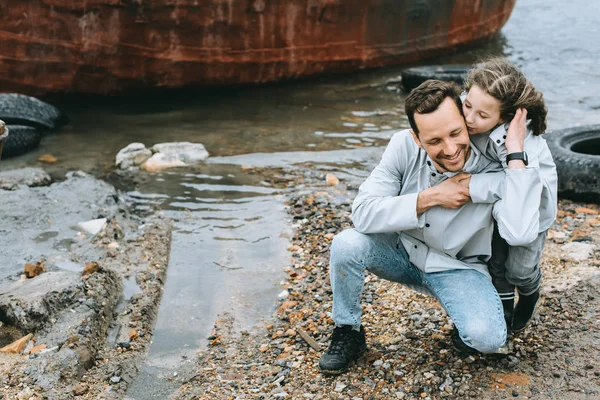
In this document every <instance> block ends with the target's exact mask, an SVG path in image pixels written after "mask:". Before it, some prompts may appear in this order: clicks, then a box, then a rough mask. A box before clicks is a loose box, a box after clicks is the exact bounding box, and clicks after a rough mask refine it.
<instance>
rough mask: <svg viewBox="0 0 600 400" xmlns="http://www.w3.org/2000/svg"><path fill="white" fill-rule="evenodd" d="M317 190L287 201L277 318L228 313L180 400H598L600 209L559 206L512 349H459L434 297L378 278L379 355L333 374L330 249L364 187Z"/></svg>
mask: <svg viewBox="0 0 600 400" xmlns="http://www.w3.org/2000/svg"><path fill="white" fill-rule="evenodd" d="M323 181H324V180H323ZM323 181H322V182H323ZM316 190H317V191H312V192H305V193H304V194H300V195H298V197H295V198H293V199H291V200H290V201H289V203H288V205H289V213H290V217H291V218H292V219H293V223H294V227H295V228H296V233H295V236H294V238H293V241H292V245H291V246H290V248H289V250H290V252H291V254H292V257H293V258H292V263H291V265H289V266H287V267H285V271H286V272H287V280H286V282H285V283H283V284H282V290H284V292H282V295H281V296H280V297H281V299H280V302H279V304H278V307H277V309H276V312H275V313H274V316H273V319H272V320H270V321H267V322H265V325H264V326H263V327H262V328H260V329H259V330H258V331H255V332H242V334H241V335H239V334H236V333H235V332H234V331H233V329H232V327H233V322H234V321H233V320H232V316H231V315H227V314H223V315H222V316H221V318H220V319H219V320H218V321H217V322H216V324H215V326H214V331H213V334H212V335H211V336H210V337H209V343H208V349H207V350H206V351H203V352H201V353H199V354H198V359H197V367H196V371H195V375H194V376H192V377H188V378H186V381H185V382H184V384H183V385H182V387H181V389H180V390H179V392H178V394H177V395H175V396H173V398H177V399H276V398H289V399H353V400H354V399H393V398H397V399H413V398H414V399H440V398H460V399H463V398H474V399H503V398H522V399H526V398H527V399H550V398H552V399H598V398H600V379H599V378H598V377H599V376H600V353H599V349H600V318H599V317H600V315H599V314H600V311H599V310H600V307H599V302H600V293H599V292H598V287H599V286H600V270H599V267H600V261H599V260H598V254H599V253H598V249H600V248H599V247H598V244H599V243H600V235H599V233H598V229H597V227H598V226H600V218H599V217H600V215H599V207H598V206H597V205H590V204H578V203H573V202H570V201H561V202H560V205H559V206H560V212H559V216H558V218H557V221H556V223H555V225H554V226H553V228H552V229H551V230H550V232H549V239H548V242H547V245H546V250H545V253H544V256H543V259H542V268H543V273H544V285H543V288H542V300H541V303H540V306H539V307H538V310H537V314H536V316H535V317H534V320H533V322H532V323H531V324H530V326H529V327H528V328H527V329H526V330H525V331H524V332H522V333H521V334H519V335H516V336H513V337H511V340H510V343H509V345H508V348H507V354H499V355H483V354H474V355H465V354H459V353H458V352H457V351H456V350H455V349H454V348H453V347H452V345H451V340H450V335H449V331H450V329H451V328H452V322H451V321H450V320H449V319H448V317H447V315H446V314H445V312H444V311H443V309H442V308H441V307H440V305H439V304H438V302H437V301H436V300H435V299H433V298H430V297H427V296H424V295H421V294H418V293H416V292H414V291H411V290H410V289H406V288H404V287H402V286H401V285H398V284H395V283H391V282H387V281H385V280H381V279H379V278H378V277H376V276H374V275H368V276H367V279H366V286H365V292H364V298H363V310H364V314H363V315H364V317H363V325H364V326H365V329H366V332H367V344H368V346H369V351H368V352H367V353H366V354H365V355H364V356H363V357H362V358H360V359H359V360H358V361H357V362H356V364H355V365H353V366H352V367H351V368H350V370H349V371H348V372H347V373H345V374H343V375H340V376H337V377H327V376H324V375H322V374H320V373H319V372H318V368H317V364H318V360H319V358H320V356H321V354H322V352H323V351H324V350H325V349H326V347H327V345H328V342H329V335H330V334H331V330H332V328H333V322H332V320H331V318H330V313H331V286H330V283H329V278H328V259H329V246H330V242H331V239H332V238H333V236H334V234H336V233H337V232H340V231H341V230H343V229H345V228H348V227H350V226H351V221H350V205H351V201H352V199H353V197H354V195H355V193H356V191H355V190H348V191H346V190H345V187H344V186H343V183H342V184H341V185H338V186H335V187H327V186H325V184H321V187H320V188H317V189H316ZM313 340H314V342H313ZM309 342H311V343H309ZM311 346H312V347H311Z"/></svg>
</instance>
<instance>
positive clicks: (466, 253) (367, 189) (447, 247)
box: [352, 130, 541, 277]
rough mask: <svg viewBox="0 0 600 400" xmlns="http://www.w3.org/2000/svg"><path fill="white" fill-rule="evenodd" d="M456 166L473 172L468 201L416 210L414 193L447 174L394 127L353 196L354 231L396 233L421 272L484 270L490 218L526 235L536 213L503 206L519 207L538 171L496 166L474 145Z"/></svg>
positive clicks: (533, 188)
mask: <svg viewBox="0 0 600 400" xmlns="http://www.w3.org/2000/svg"><path fill="white" fill-rule="evenodd" d="M463 171H464V172H468V173H470V174H473V176H472V177H471V182H470V186H469V191H470V196H471V200H472V201H471V202H468V203H467V204H465V205H464V206H462V207H460V208H457V209H448V208H443V207H440V206H437V207H433V208H431V209H429V210H427V211H425V212H424V213H423V214H421V215H417V196H418V194H419V192H421V191H423V190H425V189H427V188H429V187H431V186H434V185H437V184H439V183H441V182H443V181H444V180H445V179H447V178H449V177H451V176H453V175H455V173H451V172H446V173H439V172H438V171H437V170H436V169H435V166H434V164H433V162H432V160H431V159H430V158H429V156H428V155H427V153H426V152H425V150H423V149H420V148H419V147H418V146H417V144H416V143H415V142H414V140H413V138H412V135H411V133H410V131H409V130H404V131H401V132H398V133H396V134H395V135H394V136H393V137H392V139H391V140H390V143H389V144H388V146H387V148H386V150H385V152H384V154H383V156H382V159H381V162H380V163H379V164H378V165H377V166H376V167H375V169H374V170H373V172H371V175H370V176H369V177H368V178H367V180H366V181H365V182H364V183H363V184H362V185H361V186H360V188H359V192H358V195H357V197H356V199H355V200H354V203H353V205H352V221H353V222H354V226H355V228H356V230H357V231H359V232H362V233H382V232H397V233H398V235H399V237H398V239H399V241H401V243H402V245H403V246H404V248H405V249H406V251H407V253H408V255H409V257H410V261H411V262H412V263H413V264H414V265H415V266H416V267H417V268H419V269H421V270H422V271H424V272H428V273H429V272H439V271H445V270H451V269H465V268H470V269H475V270H477V271H480V272H481V273H483V274H485V275H487V276H488V277H489V273H488V270H487V264H486V263H487V261H488V260H489V259H490V256H491V242H492V233H493V227H494V221H493V218H496V220H497V222H498V226H499V228H500V232H501V233H502V232H505V233H506V234H510V235H516V236H519V235H529V234H530V232H528V228H527V226H528V224H531V221H532V219H533V218H539V213H538V214H535V212H533V211H531V210H525V211H524V212H523V213H521V212H519V213H511V212H510V207H511V206H512V207H522V206H524V205H526V199H527V196H531V195H532V194H533V195H535V194H536V193H539V192H541V188H540V185H541V183H539V173H538V171H537V169H532V168H523V169H513V170H510V169H509V170H506V171H503V170H502V167H501V165H500V164H499V163H498V162H494V161H491V160H489V159H487V158H485V157H483V156H482V154H481V152H480V151H479V150H477V148H475V147H474V146H471V155H470V156H469V159H468V160H467V162H466V163H465V167H464V170H463ZM538 195H539V194H538ZM502 196H505V197H506V198H510V202H509V203H510V204H507V202H503V204H502V207H501V208H498V207H497V208H496V209H494V202H495V201H496V200H498V199H499V198H501V197H502ZM536 211H537V210H536ZM492 213H493V215H494V216H492ZM536 225H537V224H536ZM536 234H537V232H536ZM503 236H504V235H503ZM517 239H518V237H517Z"/></svg>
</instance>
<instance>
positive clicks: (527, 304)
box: [512, 289, 540, 332]
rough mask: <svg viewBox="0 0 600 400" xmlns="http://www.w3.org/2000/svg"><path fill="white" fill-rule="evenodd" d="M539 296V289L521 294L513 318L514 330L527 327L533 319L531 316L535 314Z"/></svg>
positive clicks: (518, 330) (517, 330)
mask: <svg viewBox="0 0 600 400" xmlns="http://www.w3.org/2000/svg"><path fill="white" fill-rule="evenodd" d="M539 298H540V291H539V289H538V290H536V291H535V292H533V293H532V294H530V295H528V296H523V295H521V294H519V302H518V303H517V306H516V307H515V316H514V318H513V325H512V329H513V332H520V331H522V330H523V329H525V327H526V326H527V324H528V323H529V321H530V320H531V317H532V316H533V312H534V311H535V306H536V305H537V303H538V300H539Z"/></svg>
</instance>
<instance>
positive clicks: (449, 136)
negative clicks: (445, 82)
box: [413, 97, 471, 172]
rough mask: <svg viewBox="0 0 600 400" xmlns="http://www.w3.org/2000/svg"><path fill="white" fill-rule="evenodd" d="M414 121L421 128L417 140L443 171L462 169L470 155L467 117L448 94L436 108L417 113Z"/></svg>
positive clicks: (437, 167) (415, 137) (439, 169)
mask: <svg viewBox="0 0 600 400" xmlns="http://www.w3.org/2000/svg"><path fill="white" fill-rule="evenodd" d="M414 118H415V123H416V126H417V127H418V129H419V135H418V136H417V135H416V134H415V133H414V132H413V138H414V139H415V142H416V143H417V144H418V145H419V147H421V148H422V149H424V150H425V151H426V152H427V155H429V158H431V159H432V160H433V162H434V164H435V166H436V169H437V170H438V171H440V172H448V171H449V172H459V171H461V170H462V169H463V168H464V166H465V163H466V161H467V159H468V158H469V155H470V153H471V146H470V142H469V133H468V131H467V127H466V125H465V120H464V118H463V116H462V114H461V113H460V110H459V109H458V107H457V106H456V103H455V102H454V101H453V100H452V99H451V98H449V97H447V98H446V99H444V101H443V102H442V103H441V104H440V106H439V107H438V108H437V110H435V111H433V112H431V113H428V114H419V113H415V116H414Z"/></svg>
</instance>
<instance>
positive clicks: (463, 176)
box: [448, 172, 471, 189]
mask: <svg viewBox="0 0 600 400" xmlns="http://www.w3.org/2000/svg"><path fill="white" fill-rule="evenodd" d="M448 180H449V181H454V182H456V183H458V184H459V185H460V186H462V187H465V188H467V189H469V185H470V184H471V174H468V173H466V172H461V173H460V174H456V175H454V176H453V177H452V178H450V179H448Z"/></svg>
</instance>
